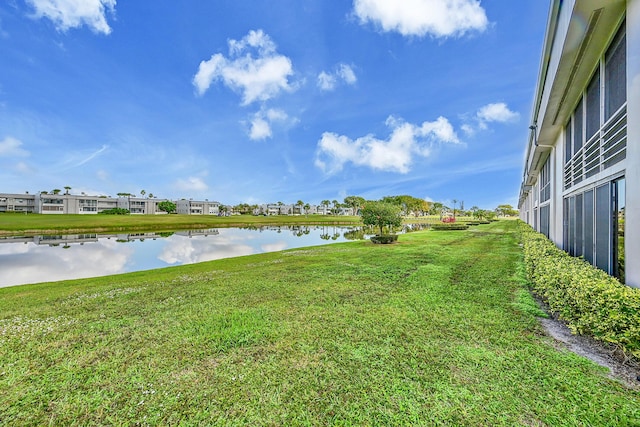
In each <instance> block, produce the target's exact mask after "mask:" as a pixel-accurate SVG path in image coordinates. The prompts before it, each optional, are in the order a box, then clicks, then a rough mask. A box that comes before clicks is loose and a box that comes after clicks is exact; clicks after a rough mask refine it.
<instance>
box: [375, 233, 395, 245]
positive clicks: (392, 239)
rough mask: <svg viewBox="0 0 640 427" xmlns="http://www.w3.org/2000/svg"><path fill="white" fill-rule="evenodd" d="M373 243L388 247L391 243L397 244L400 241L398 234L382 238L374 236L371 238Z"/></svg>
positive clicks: (384, 235)
mask: <svg viewBox="0 0 640 427" xmlns="http://www.w3.org/2000/svg"><path fill="white" fill-rule="evenodd" d="M371 241H372V242H373V243H380V244H383V245H388V244H389V243H395V242H397V241H398V235H397V234H383V235H381V236H373V237H372V238H371Z"/></svg>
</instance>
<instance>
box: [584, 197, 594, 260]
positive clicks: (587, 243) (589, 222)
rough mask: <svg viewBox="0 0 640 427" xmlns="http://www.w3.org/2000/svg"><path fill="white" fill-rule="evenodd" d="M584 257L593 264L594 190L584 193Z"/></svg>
mask: <svg viewBox="0 0 640 427" xmlns="http://www.w3.org/2000/svg"><path fill="white" fill-rule="evenodd" d="M584 259H586V260H587V261H588V262H590V263H591V264H593V260H594V257H593V190H589V191H587V192H585V193H584Z"/></svg>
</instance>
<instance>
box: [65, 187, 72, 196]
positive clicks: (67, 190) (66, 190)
mask: <svg viewBox="0 0 640 427" xmlns="http://www.w3.org/2000/svg"><path fill="white" fill-rule="evenodd" d="M64 190H65V191H64V194H67V195H68V194H69V190H71V187H69V186H68V185H65V186H64Z"/></svg>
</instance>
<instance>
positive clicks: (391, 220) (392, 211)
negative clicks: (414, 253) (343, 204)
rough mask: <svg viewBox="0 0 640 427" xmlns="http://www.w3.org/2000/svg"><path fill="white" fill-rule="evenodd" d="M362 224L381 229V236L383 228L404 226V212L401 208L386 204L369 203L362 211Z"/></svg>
mask: <svg viewBox="0 0 640 427" xmlns="http://www.w3.org/2000/svg"><path fill="white" fill-rule="evenodd" d="M361 214H362V222H363V223H364V224H365V225H371V226H375V227H379V228H380V235H382V234H383V228H384V227H385V226H387V227H399V226H400V225H402V212H401V210H400V207H399V206H397V205H393V204H391V203H385V202H369V203H367V204H366V205H365V206H364V207H363V208H362V210H361Z"/></svg>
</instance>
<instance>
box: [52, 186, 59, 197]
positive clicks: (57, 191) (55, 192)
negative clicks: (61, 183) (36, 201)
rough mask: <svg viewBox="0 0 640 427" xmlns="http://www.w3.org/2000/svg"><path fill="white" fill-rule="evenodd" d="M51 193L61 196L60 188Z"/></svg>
mask: <svg viewBox="0 0 640 427" xmlns="http://www.w3.org/2000/svg"><path fill="white" fill-rule="evenodd" d="M51 192H52V193H53V194H55V195H58V194H60V189H58V188H54V189H53V190H51Z"/></svg>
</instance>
